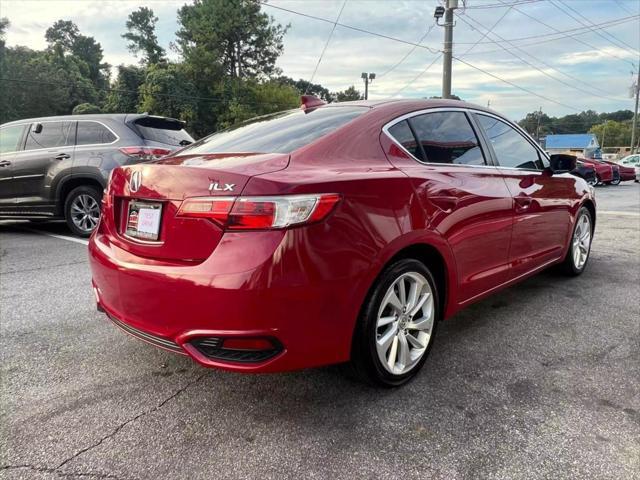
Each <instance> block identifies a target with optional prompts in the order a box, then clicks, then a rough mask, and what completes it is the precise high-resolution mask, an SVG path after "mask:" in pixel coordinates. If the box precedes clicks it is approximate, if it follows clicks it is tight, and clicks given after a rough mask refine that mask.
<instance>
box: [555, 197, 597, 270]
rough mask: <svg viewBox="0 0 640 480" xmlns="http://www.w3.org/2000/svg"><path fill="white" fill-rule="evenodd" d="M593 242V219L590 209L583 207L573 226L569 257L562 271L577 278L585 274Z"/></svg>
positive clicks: (566, 258) (564, 262)
mask: <svg viewBox="0 0 640 480" xmlns="http://www.w3.org/2000/svg"><path fill="white" fill-rule="evenodd" d="M592 240H593V218H592V217H591V212H590V211H589V209H588V208H586V207H582V208H580V211H579V212H578V216H577V217H576V223H575V225H574V226H573V234H572V235H571V243H570V245H569V249H568V250H567V256H566V257H565V259H564V261H563V262H562V270H563V272H564V273H565V274H567V275H569V276H577V275H580V274H581V273H582V272H584V269H585V268H586V266H587V262H588V261H589V255H590V253H591V242H592Z"/></svg>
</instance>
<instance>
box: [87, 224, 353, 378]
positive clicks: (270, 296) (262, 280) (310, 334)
mask: <svg viewBox="0 0 640 480" xmlns="http://www.w3.org/2000/svg"><path fill="white" fill-rule="evenodd" d="M226 235H227V236H228V238H225V239H223V241H221V242H220V244H219V245H218V247H217V248H216V250H215V251H214V252H213V254H212V255H211V256H210V257H209V258H208V259H207V260H205V261H204V262H203V263H200V264H197V265H184V264H181V265H169V264H166V263H159V262H156V261H153V260H150V259H144V258H140V257H134V256H132V255H131V254H130V253H128V252H126V251H124V250H122V249H120V248H119V247H118V246H116V245H114V244H112V243H110V242H109V239H108V236H107V235H104V234H101V233H100V232H97V233H96V234H95V235H94V236H93V237H92V238H91V241H90V243H89V256H90V265H91V270H92V274H93V284H94V288H95V289H96V296H97V301H98V305H99V307H101V308H102V309H104V310H105V312H106V313H107V315H108V316H109V317H110V318H111V319H112V321H113V322H114V323H115V324H116V325H117V326H118V327H119V328H121V329H122V330H124V331H125V332H127V333H129V334H130V335H133V336H135V337H137V338H139V339H141V340H144V341H146V342H147V343H151V344H153V345H155V346H157V347H160V348H164V349H166V350H170V351H173V352H175V353H180V354H185V355H189V356H190V357H192V358H193V359H194V360H195V361H197V362H198V363H200V364H201V365H204V366H207V367H216V368H221V369H225V370H231V371H240V372H276V371H286V370H295V369H301V368H307V367H315V366H320V365H327V364H332V363H339V362H343V361H347V360H348V359H349V355H350V347H351V336H352V333H353V329H354V326H355V320H356V318H357V315H358V312H359V307H360V305H361V304H362V299H363V298H364V295H365V294H366V288H359V287H358V285H359V284H360V283H363V282H362V281H358V279H359V278H360V279H361V278H362V276H363V275H358V274H357V273H356V272H353V271H351V270H349V268H345V267H346V264H345V263H344V262H341V263H340V262H338V263H334V262H331V263H329V262H327V263H323V262H322V261H319V260H318V257H317V256H316V253H315V252H310V251H308V245H307V244H306V243H307V240H308V238H307V235H312V233H309V232H305V231H303V229H298V230H291V231H287V232H283V231H271V232H246V233H235V234H226ZM305 249H307V251H305ZM347 272H348V273H353V275H345V273H347ZM209 337H215V338H247V337H251V338H269V339H273V343H274V345H278V350H277V351H276V352H273V355H270V356H269V357H268V358H266V359H258V360H256V361H228V360H219V359H212V358H208V357H207V356H206V355H205V354H203V352H202V351H200V350H199V349H198V348H196V346H195V345H194V340H196V339H202V338H209Z"/></svg>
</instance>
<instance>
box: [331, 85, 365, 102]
mask: <svg viewBox="0 0 640 480" xmlns="http://www.w3.org/2000/svg"><path fill="white" fill-rule="evenodd" d="M335 96H336V100H337V101H338V102H349V101H352V100H362V99H363V98H364V96H363V95H362V94H361V93H360V92H359V91H358V90H356V87H354V86H353V85H351V86H350V87H349V88H347V89H346V90H344V91H342V92H337V93H336V94H335Z"/></svg>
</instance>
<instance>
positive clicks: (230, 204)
mask: <svg viewBox="0 0 640 480" xmlns="http://www.w3.org/2000/svg"><path fill="white" fill-rule="evenodd" d="M339 200H340V195H338V194H334V193H331V194H319V195H286V196H278V197H217V198H216V197H198V198H187V199H186V200H184V202H182V205H181V206H180V210H179V211H178V216H180V217H194V218H208V219H210V220H212V221H214V222H216V223H218V224H220V225H221V226H223V227H225V228H226V229H228V230H264V229H274V228H285V227H288V226H291V225H301V224H305V223H311V222H317V221H320V220H322V219H323V218H325V217H326V216H327V215H328V214H329V213H330V212H331V210H333V207H334V206H335V205H336V203H338V201H339Z"/></svg>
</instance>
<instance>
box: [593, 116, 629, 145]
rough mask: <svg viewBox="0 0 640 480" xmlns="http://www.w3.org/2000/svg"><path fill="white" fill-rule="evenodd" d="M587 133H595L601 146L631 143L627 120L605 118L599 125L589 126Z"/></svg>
mask: <svg viewBox="0 0 640 480" xmlns="http://www.w3.org/2000/svg"><path fill="white" fill-rule="evenodd" d="M589 133H594V134H595V135H596V137H597V138H598V142H599V143H600V146H601V147H606V146H611V147H619V146H622V145H629V144H630V143H631V123H630V122H629V121H626V122H616V121H615V120H607V121H606V122H604V123H601V124H600V125H594V126H593V127H591V130H589Z"/></svg>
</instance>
